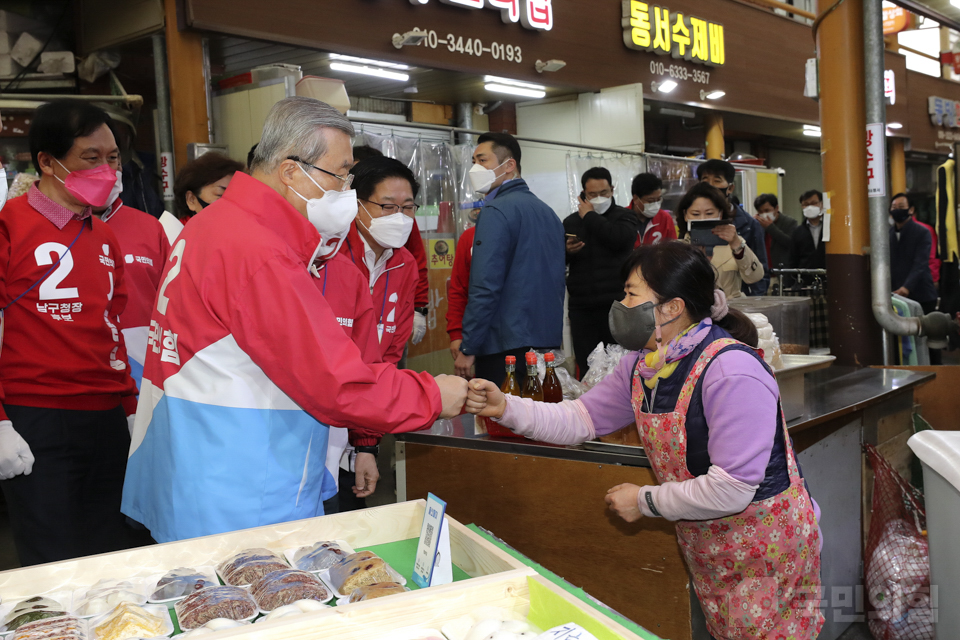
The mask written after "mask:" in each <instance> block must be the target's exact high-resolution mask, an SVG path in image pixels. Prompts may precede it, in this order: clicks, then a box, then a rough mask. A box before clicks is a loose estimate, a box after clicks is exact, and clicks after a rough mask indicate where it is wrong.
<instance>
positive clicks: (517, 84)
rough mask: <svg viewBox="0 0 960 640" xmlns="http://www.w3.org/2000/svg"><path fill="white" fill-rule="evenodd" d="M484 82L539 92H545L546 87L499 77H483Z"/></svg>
mask: <svg viewBox="0 0 960 640" xmlns="http://www.w3.org/2000/svg"><path fill="white" fill-rule="evenodd" d="M483 81H484V82H491V83H493V84H506V85H510V86H511V87H523V88H524V89H535V90H537V91H545V90H546V87H545V86H543V85H542V84H535V83H533V82H521V81H520V80H511V79H510V78H498V77H497V76H483Z"/></svg>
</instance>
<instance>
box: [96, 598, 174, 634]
mask: <svg viewBox="0 0 960 640" xmlns="http://www.w3.org/2000/svg"><path fill="white" fill-rule="evenodd" d="M90 627H91V629H92V630H93V635H94V638H95V640H127V639H128V638H156V637H160V636H165V635H169V634H171V633H173V624H172V623H171V622H170V616H169V614H168V613H167V608H166V607H164V606H162V605H147V606H146V607H141V606H138V605H135V604H131V603H129V602H123V603H121V604H120V605H118V606H117V607H116V608H115V609H114V610H113V611H111V612H110V613H108V614H106V615H105V616H102V617H101V618H98V619H96V620H94V621H93V622H91V623H90Z"/></svg>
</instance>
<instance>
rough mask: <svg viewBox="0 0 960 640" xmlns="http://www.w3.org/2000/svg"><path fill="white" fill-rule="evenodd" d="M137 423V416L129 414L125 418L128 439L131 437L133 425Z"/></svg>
mask: <svg viewBox="0 0 960 640" xmlns="http://www.w3.org/2000/svg"><path fill="white" fill-rule="evenodd" d="M136 421H137V414H135V413H131V414H130V415H128V416H127V431H129V432H130V437H131V438H132V437H133V424H134V423H135V422H136Z"/></svg>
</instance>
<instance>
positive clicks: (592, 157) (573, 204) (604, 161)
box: [567, 153, 647, 213]
mask: <svg viewBox="0 0 960 640" xmlns="http://www.w3.org/2000/svg"><path fill="white" fill-rule="evenodd" d="M593 167H603V168H604V169H607V170H608V171H609V172H610V177H611V178H613V199H614V202H616V203H617V204H618V205H620V206H621V207H626V206H629V204H630V200H631V199H632V197H633V196H632V194H631V193H630V185H631V184H632V183H633V178H634V176H636V175H637V174H638V173H643V172H644V171H646V170H647V163H646V161H645V159H644V157H643V156H632V155H631V156H626V155H612V154H605V153H600V154H596V153H588V154H585V155H584V154H572V153H570V154H567V191H568V192H569V196H570V212H571V213H573V212H574V211H576V210H577V205H578V201H577V200H578V198H579V197H580V191H581V190H582V188H581V186H580V185H581V183H580V178H581V176H583V174H584V172H586V171H587V170H588V169H592V168H593Z"/></svg>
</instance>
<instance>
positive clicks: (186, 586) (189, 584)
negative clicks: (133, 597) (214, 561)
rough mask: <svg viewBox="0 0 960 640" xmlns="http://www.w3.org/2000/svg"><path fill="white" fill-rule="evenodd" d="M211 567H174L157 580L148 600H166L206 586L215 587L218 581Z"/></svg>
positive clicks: (183, 595) (174, 598)
mask: <svg viewBox="0 0 960 640" xmlns="http://www.w3.org/2000/svg"><path fill="white" fill-rule="evenodd" d="M212 569H213V568H212V567H210V568H209V569H208V570H206V571H205V570H204V568H200V569H199V570H198V569H188V568H185V567H181V568H179V569H174V570H173V571H170V572H169V573H167V574H165V575H164V576H163V577H162V578H160V580H159V581H157V584H156V586H155V587H154V589H153V593H151V594H150V597H149V598H148V600H149V601H150V602H167V601H169V600H176V599H177V598H183V597H186V596H188V595H190V594H191V593H193V592H194V591H199V590H200V589H204V588H206V587H216V586H218V585H219V584H220V582H219V581H218V580H217V578H216V576H214V575H213V573H214V572H213V570H212Z"/></svg>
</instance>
